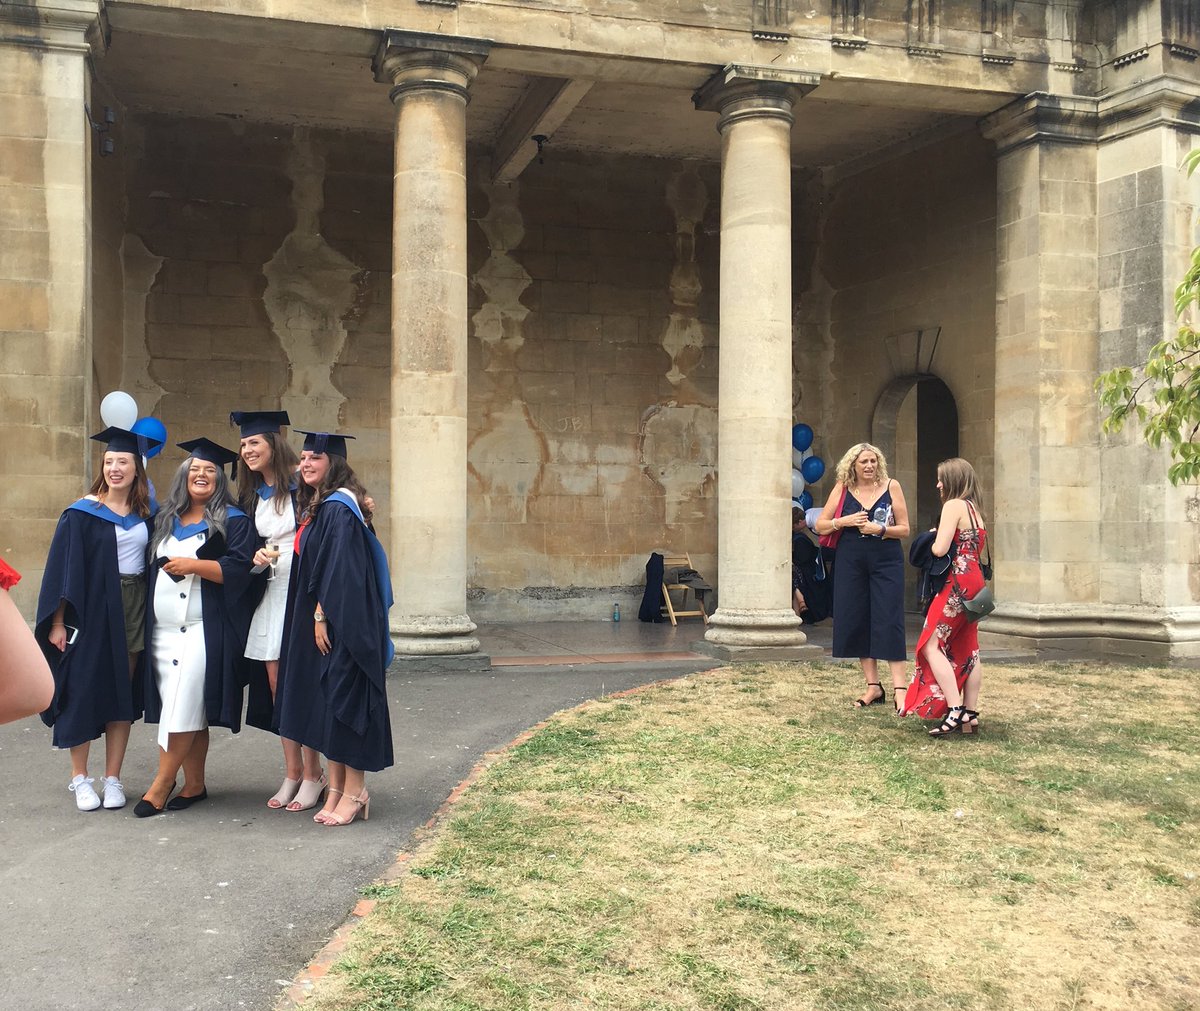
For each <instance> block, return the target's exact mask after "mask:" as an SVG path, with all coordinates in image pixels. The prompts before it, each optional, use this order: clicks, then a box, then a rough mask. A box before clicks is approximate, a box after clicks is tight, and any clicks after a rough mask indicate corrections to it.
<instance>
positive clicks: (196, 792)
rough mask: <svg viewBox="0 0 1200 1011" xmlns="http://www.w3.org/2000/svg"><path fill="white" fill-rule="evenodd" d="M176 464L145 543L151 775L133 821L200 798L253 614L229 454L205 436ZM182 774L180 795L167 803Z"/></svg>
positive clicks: (246, 546)
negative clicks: (154, 743)
mask: <svg viewBox="0 0 1200 1011" xmlns="http://www.w3.org/2000/svg"><path fill="white" fill-rule="evenodd" d="M179 447H180V448H181V449H183V450H186V451H187V452H188V453H189V454H190V456H189V458H188V459H187V460H185V461H184V462H183V463H182V464H181V465H180V467H179V470H178V471H176V473H175V478H174V480H173V481H172V483H171V491H170V493H169V495H168V496H167V499H166V500H165V501H164V502H163V504H162V508H161V509H160V511H159V514H158V519H157V521H156V523H155V527H154V537H153V539H152V540H151V543H150V573H151V574H150V589H149V606H148V607H147V609H146V625H147V634H146V641H147V646H148V650H149V654H150V664H149V666H150V668H151V670H150V673H149V675H148V676H147V678H146V722H147V723H157V724H159V728H158V748H159V751H158V772H157V774H156V775H155V777H154V782H153V783H151V784H150V788H149V789H148V790H147V791H146V793H145V796H144V797H143V798H142V799H141V800H140V801H138V803H137V805H136V806H135V807H134V814H136V815H137V816H138V817H139V818H148V817H150V816H152V815H156V814H161V813H162V812H163V811H164V810H171V811H183V810H186V809H187V808H189V807H191V806H192V805H193V804H196V803H198V802H200V801H202V800H206V799H207V798H208V788H207V785H206V783H205V778H204V774H205V762H206V759H207V757H208V741H209V733H208V728H209V727H210V726H218V727H228V728H229V729H230V730H232V731H233V732H234V733H237V731H238V730H240V729H241V718H242V695H243V692H242V689H243V677H242V662H243V661H242V657H243V654H244V653H245V649H246V632H247V629H248V628H249V624H250V616H251V615H252V614H253V611H254V608H253V605H252V604H249V603H248V602H247V598H248V597H249V595H250V594H251V593H252V579H251V576H250V568H251V561H250V560H251V557H252V556H253V554H254V546H255V537H254V524H253V523H252V522H251V520H250V518H249V517H248V516H247V515H246V514H245V513H244V512H242V511H241V510H240V509H239V508H238V507H237V506H235V505H233V504H232V502H231V497H230V491H229V479H228V478H227V477H226V476H225V471H224V470H223V469H222V468H223V467H224V465H225V464H227V463H233V462H234V461H236V460H237V454H236V453H233V452H230V451H229V450H228V449H225V448H224V447H223V446H218V445H217V444H216V443H213V442H210V441H209V440H208V439H193V440H192V441H190V442H181V443H179ZM180 768H182V769H183V775H184V781H183V787H182V789H181V790H180V792H179V796H177V797H175V798H174V799H170V797H171V793H172V792H173V791H174V789H175V785H176V776H177V774H178V772H179V770H180Z"/></svg>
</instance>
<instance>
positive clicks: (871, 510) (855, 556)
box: [817, 442, 908, 712]
mask: <svg viewBox="0 0 1200 1011" xmlns="http://www.w3.org/2000/svg"><path fill="white" fill-rule="evenodd" d="M836 474H837V483H836V484H835V485H834V486H833V491H831V492H830V493H829V498H828V500H827V501H826V502H825V507H824V508H823V509H822V510H821V515H820V517H819V518H818V520H817V533H819V534H822V535H823V534H830V533H833V532H834V531H835V530H840V531H842V533H841V536H840V538H839V540H838V545H837V564H836V567H837V577H836V579H835V580H834V584H833V655H834V656H835V657H856V658H857V659H858V661H859V664H860V665H861V666H862V672H863V677H864V678H865V679H866V682H867V689H866V691H865V692H863V694H862V696H861V697H859V698H858V699H856V700H855V702H854V705H855V706H856V707H857V708H860V709H861V708H864V707H866V706H873V705H878V704H879V703H881V702H883V701H884V700H885V699H886V698H887V690H886V689H885V688H884V687H883V684H882V683H881V682H880V678H879V661H880V660H883V661H886V662H887V664H888V666H889V667H890V668H891V676H892V688H893V691H896V692H903V691H904V689H905V686H906V685H907V678H906V676H905V657H906V655H907V651H906V648H905V642H904V552H903V551H902V550H901V548H900V543H899V541H900V539H901V538H903V537H907V536H908V506H907V504H906V503H905V501H904V492H903V491H902V490H901V488H900V482H899V481H896V480H895V479H893V478H889V477H888V472H887V460H886V459H884V456H883V453H882V452H881V451H880V450H879V449H878V448H877V447H875V446H872V445H871V444H870V443H868V442H860V443H859V444H858V445H856V446H851V447H850V449H849V450H847V452H846V454H845V455H844V456H843V457H842V458H841V460H840V461H838V465H837V472H836ZM900 705H901V704H900V697H899V694H897V697H896V710H897V712H900V711H901V709H900Z"/></svg>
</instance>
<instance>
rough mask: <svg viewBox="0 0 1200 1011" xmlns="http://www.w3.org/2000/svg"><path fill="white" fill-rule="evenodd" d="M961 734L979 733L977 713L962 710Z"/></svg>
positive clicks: (972, 710)
mask: <svg viewBox="0 0 1200 1011" xmlns="http://www.w3.org/2000/svg"><path fill="white" fill-rule="evenodd" d="M962 732H963V733H964V734H977V733H979V713H978V712H977V711H976V710H974V709H964V710H963V723H962Z"/></svg>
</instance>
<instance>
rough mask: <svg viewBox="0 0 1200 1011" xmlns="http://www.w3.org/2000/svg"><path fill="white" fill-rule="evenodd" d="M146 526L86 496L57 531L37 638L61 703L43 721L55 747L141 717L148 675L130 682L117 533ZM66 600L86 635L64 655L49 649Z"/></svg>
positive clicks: (70, 617)
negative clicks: (50, 730) (143, 687)
mask: <svg viewBox="0 0 1200 1011" xmlns="http://www.w3.org/2000/svg"><path fill="white" fill-rule="evenodd" d="M139 523H145V524H147V525H148V524H149V523H150V521H149V520H145V519H142V518H141V517H139V516H118V515H117V514H116V513H114V512H113V511H112V510H111V509H109V508H108V507H107V506H103V505H100V503H98V502H95V501H92V500H89V499H86V498H84V499H80V500H79V501H78V502H73V503H72V504H71V505H70V506H68V507H67V509H66V511H65V512H64V513H63V514H62V517H61V518H60V519H59V521H58V527H57V529H56V530H55V531H54V538H53V540H51V542H50V554H49V556H48V557H47V559H46V572H45V575H44V576H43V577H42V588H41V593H40V594H39V595H38V609H37V624H36V626H35V628H34V635H35V636H36V637H37V641H38V643H39V645H40V646H41V647H42V653H43V654H44V655H45V657H46V661H47V662H48V663H49V664H50V670H51V671H52V672H53V673H54V698H53V699H52V700H51V702H50V707H49V708H48V709H47V710H46V711H45V712H44V713H42V722H43V723H45V724H46V726H48V727H53V728H54V734H53V738H52V740H53V743H54V746H55V747H56V748H73V747H75V746H76V745H78V744H86V743H87V742H88V741H94V740H96V738H98V737H99V736H100V735H101V734H103V733H104V727H105V725H106V724H108V723H114V722H122V721H126V720H129V721H132V720H136V719H138V717H140V716H141V715H142V693H141V677H140V676H139V672H137V671H135V673H134V677H133V679H132V681H131V680H130V677H129V652H128V650H127V649H126V647H125V611H124V608H123V605H122V603H121V574H120V570H119V569H118V567H117V533H116V527H118V526H120V527H122V528H123V529H126V530H130V529H132V528H133V527H135V526H136V525H137V524H139ZM63 602H65V603H66V608H65V611H64V614H63V622H64V623H65V624H67V625H71V626H73V627H75V628H78V629H79V636H78V637H77V638H76V640H75V642H74V644H73V645H70V646H68V647H67V648H66V650H65V651H64V652H61V653H60V652H59V651H58V649H56V648H55V647H54V646H51V645H50V626H51V625H52V624H53V623H54V612H55V611H57V610H58V605H59V604H60V603H63ZM142 657H143V659H142V660H139V661H138V663H139V666H142V665H143V664H144V657H145V654H142Z"/></svg>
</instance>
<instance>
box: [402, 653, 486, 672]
mask: <svg viewBox="0 0 1200 1011" xmlns="http://www.w3.org/2000/svg"><path fill="white" fill-rule="evenodd" d="M491 669H492V658H491V657H490V656H488V654H487V653H479V652H476V653H453V654H440V655H439V654H426V655H414V654H406V653H397V654H396V657H395V659H394V660H392V665H391V666H390V667H389V668H388V675H389V676H396V675H399V676H401V677H403V676H405V675H406V674H479V673H482V672H483V671H489V670H491Z"/></svg>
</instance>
